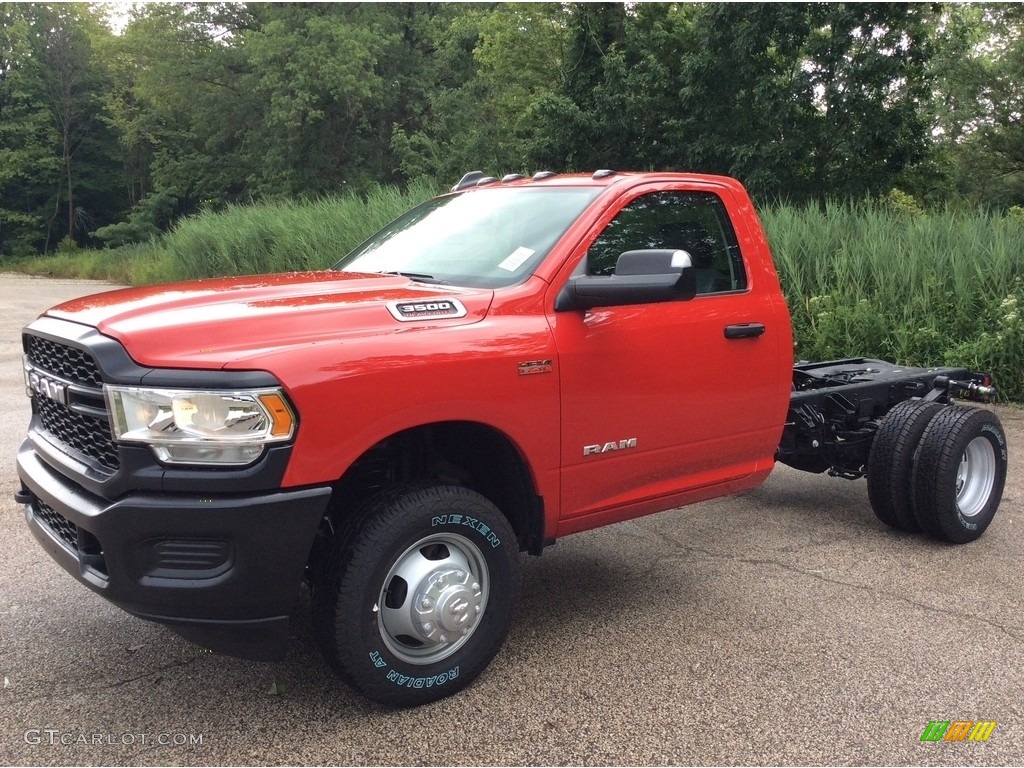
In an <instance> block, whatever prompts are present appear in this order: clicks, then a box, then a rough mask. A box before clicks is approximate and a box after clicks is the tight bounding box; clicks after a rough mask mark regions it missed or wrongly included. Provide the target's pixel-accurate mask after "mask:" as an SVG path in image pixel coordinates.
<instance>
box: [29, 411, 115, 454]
mask: <svg viewBox="0 0 1024 768" xmlns="http://www.w3.org/2000/svg"><path fill="white" fill-rule="evenodd" d="M35 402H36V413H38V414H39V421H40V422H41V423H42V426H43V429H45V430H46V431H47V432H48V433H49V434H50V435H51V436H52V437H53V438H55V439H56V440H57V442H59V443H61V444H63V445H64V446H66V447H67V448H70V449H71V450H72V451H74V452H77V453H79V454H82V455H84V456H87V457H88V458H90V459H92V460H93V461H94V462H95V463H97V464H99V465H100V466H101V467H103V468H104V469H106V470H109V471H110V472H116V471H117V469H118V467H120V466H121V462H120V457H119V455H118V453H117V445H115V444H114V439H113V438H112V437H111V435H110V426H109V424H108V423H107V420H106V419H98V418H96V417H95V416H87V415H85V414H82V413H76V412H75V411H72V410H71V409H70V408H68V407H67V406H64V405H61V404H60V403H57V402H55V401H53V400H50V399H48V398H46V397H40V396H36V397H35Z"/></svg>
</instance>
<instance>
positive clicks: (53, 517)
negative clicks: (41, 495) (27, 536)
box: [35, 499, 78, 552]
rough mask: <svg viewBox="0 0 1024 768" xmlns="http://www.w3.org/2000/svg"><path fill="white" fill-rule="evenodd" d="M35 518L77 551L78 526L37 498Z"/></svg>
mask: <svg viewBox="0 0 1024 768" xmlns="http://www.w3.org/2000/svg"><path fill="white" fill-rule="evenodd" d="M35 514H36V518H37V519H38V520H39V522H41V523H42V524H43V525H45V526H46V527H47V528H49V529H50V530H51V531H53V532H54V533H55V534H57V536H59V537H60V538H61V539H62V540H63V541H64V543H65V544H67V545H68V546H69V547H71V549H73V550H74V551H75V552H77V551H78V526H77V525H75V524H74V523H72V522H71V521H70V520H68V519H67V518H66V517H64V515H62V514H61V513H60V512H58V511H57V510H55V509H54V508H53V507H51V506H49V505H48V504H44V503H43V502H41V501H40V500H39V499H36V502H35Z"/></svg>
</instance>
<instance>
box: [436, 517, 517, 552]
mask: <svg viewBox="0 0 1024 768" xmlns="http://www.w3.org/2000/svg"><path fill="white" fill-rule="evenodd" d="M430 525H431V526H438V525H468V526H469V527H470V528H472V529H473V530H475V531H477V532H478V533H479V534H480V535H481V536H483V537H484V538H485V539H487V543H488V544H490V545H491V546H492V547H494V548H497V547H499V546H501V539H499V538H498V537H497V536H495V535H494V532H493V531H492V530H491V528H490V526H488V525H487V524H485V523H481V522H480V521H479V520H475V519H473V518H472V517H467V516H466V515H438V516H437V517H432V518H431V519H430Z"/></svg>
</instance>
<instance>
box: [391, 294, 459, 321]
mask: <svg viewBox="0 0 1024 768" xmlns="http://www.w3.org/2000/svg"><path fill="white" fill-rule="evenodd" d="M388 311H389V312H390V313H391V314H392V316H393V317H394V318H395V320H398V321H400V322H408V321H409V320H422V319H424V318H430V319H433V318H445V317H465V316H466V307H465V306H464V305H463V304H462V302H461V301H459V300H458V299H436V300H434V301H392V302H390V303H389V304H388Z"/></svg>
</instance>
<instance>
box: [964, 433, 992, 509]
mask: <svg viewBox="0 0 1024 768" xmlns="http://www.w3.org/2000/svg"><path fill="white" fill-rule="evenodd" d="M995 481H996V452H995V449H994V448H993V447H992V443H990V442H989V441H988V440H987V439H986V438H984V437H976V438H974V439H973V440H971V442H970V443H968V444H967V448H965V449H964V453H963V456H962V458H961V459H960V465H959V466H958V467H957V471H956V506H957V509H959V510H960V514H961V515H963V516H964V517H974V516H976V515H977V514H979V513H980V512H981V511H982V510H983V509H984V508H985V505H986V504H988V500H989V496H991V495H992V486H993V485H995Z"/></svg>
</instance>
